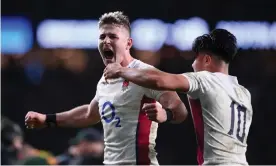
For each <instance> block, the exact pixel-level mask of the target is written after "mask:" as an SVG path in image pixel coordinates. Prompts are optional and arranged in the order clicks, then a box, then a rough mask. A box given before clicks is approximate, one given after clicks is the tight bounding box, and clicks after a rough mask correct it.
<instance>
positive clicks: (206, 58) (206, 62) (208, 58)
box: [204, 54, 212, 65]
mask: <svg viewBox="0 0 276 166" xmlns="http://www.w3.org/2000/svg"><path fill="white" fill-rule="evenodd" d="M211 61H212V57H211V56H210V55H208V54H205V56H204V62H205V64H206V65H209V64H210V63H211Z"/></svg>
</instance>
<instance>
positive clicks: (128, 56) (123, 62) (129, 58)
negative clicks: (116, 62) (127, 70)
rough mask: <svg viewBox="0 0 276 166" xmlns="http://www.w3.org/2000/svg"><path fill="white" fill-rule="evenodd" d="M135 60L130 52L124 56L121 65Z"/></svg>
mask: <svg viewBox="0 0 276 166" xmlns="http://www.w3.org/2000/svg"><path fill="white" fill-rule="evenodd" d="M133 60H134V58H133V57H132V56H131V55H130V54H127V55H125V56H124V58H123V61H122V62H121V65H122V66H123V67H126V66H128V65H129V64H130V62H132V61H133Z"/></svg>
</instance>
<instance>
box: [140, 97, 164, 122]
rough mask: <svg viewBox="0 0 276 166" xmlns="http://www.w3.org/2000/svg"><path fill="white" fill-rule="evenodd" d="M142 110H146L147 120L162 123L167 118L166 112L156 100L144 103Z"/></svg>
mask: <svg viewBox="0 0 276 166" xmlns="http://www.w3.org/2000/svg"><path fill="white" fill-rule="evenodd" d="M142 110H143V111H145V112H146V115H147V117H148V119H149V120H152V121H155V122H157V123H163V122H166V120H167V113H166V111H165V110H164V109H163V108H162V105H161V104H160V103H158V102H156V103H145V104H144V105H143V108H142Z"/></svg>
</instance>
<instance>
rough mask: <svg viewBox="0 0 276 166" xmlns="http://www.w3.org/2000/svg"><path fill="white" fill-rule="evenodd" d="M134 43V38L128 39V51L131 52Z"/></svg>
mask: <svg viewBox="0 0 276 166" xmlns="http://www.w3.org/2000/svg"><path fill="white" fill-rule="evenodd" d="M132 42H133V40H132V38H128V39H127V47H126V49H127V50H130V48H131V47H132Z"/></svg>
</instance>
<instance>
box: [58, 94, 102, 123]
mask: <svg viewBox="0 0 276 166" xmlns="http://www.w3.org/2000/svg"><path fill="white" fill-rule="evenodd" d="M56 120H57V126H61V127H87V126H89V125H93V124H96V123H98V122H99V121H100V115H99V108H98V102H97V101H96V100H95V99H93V100H92V101H91V103H90V104H87V105H82V106H79V107H76V108H74V109H72V110H70V111H65V112H61V113H57V114H56Z"/></svg>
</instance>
